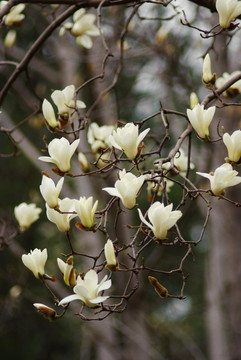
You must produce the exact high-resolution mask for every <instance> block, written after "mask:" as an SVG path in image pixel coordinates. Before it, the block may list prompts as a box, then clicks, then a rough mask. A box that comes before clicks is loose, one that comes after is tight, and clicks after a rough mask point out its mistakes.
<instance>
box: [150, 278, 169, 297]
mask: <svg viewBox="0 0 241 360" xmlns="http://www.w3.org/2000/svg"><path fill="white" fill-rule="evenodd" d="M148 280H149V282H150V283H151V285H152V286H154V289H155V291H156V292H157V294H158V295H159V296H160V297H161V298H165V297H168V296H169V294H168V290H167V289H166V288H165V287H164V286H162V285H161V284H160V283H159V281H158V280H157V279H156V278H155V277H153V276H148Z"/></svg>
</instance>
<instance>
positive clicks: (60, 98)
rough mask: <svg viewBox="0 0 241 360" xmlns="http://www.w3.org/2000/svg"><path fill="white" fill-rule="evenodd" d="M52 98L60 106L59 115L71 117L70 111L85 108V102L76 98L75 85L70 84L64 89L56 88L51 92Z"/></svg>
mask: <svg viewBox="0 0 241 360" xmlns="http://www.w3.org/2000/svg"><path fill="white" fill-rule="evenodd" d="M51 98H52V100H53V102H54V103H55V105H56V106H57V108H58V113H59V115H61V116H63V117H69V113H70V111H72V110H73V109H75V108H76V107H77V108H78V109H84V108H85V107H86V105H85V103H84V102H83V101H80V100H75V86H74V85H68V86H66V87H65V88H64V89H63V90H55V91H54V92H53V93H52V94H51Z"/></svg>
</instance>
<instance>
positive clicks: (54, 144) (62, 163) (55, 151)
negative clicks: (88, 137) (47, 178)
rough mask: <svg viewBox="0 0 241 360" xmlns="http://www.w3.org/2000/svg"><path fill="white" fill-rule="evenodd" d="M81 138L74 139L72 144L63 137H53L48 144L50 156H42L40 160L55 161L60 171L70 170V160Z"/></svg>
mask: <svg viewBox="0 0 241 360" xmlns="http://www.w3.org/2000/svg"><path fill="white" fill-rule="evenodd" d="M79 142H80V139H77V140H74V141H73V142H72V144H70V143H69V141H68V140H67V139H66V138H64V137H62V138H61V139H53V140H52V141H51V142H50V143H49V146H48V152H49V155H50V157H49V156H40V157H39V160H41V161H45V162H50V163H54V164H55V165H56V166H57V167H58V168H59V170H60V171H62V172H67V171H69V170H70V160H71V157H72V156H73V154H74V152H75V150H76V149H77V147H78V145H79Z"/></svg>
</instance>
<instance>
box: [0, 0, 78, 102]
mask: <svg viewBox="0 0 241 360" xmlns="http://www.w3.org/2000/svg"><path fill="white" fill-rule="evenodd" d="M77 8H78V6H77V5H73V6H71V7H69V8H68V9H67V10H66V11H64V12H63V13H62V14H61V15H60V16H59V17H58V18H57V19H56V20H54V21H53V22H52V23H51V24H50V25H49V26H48V27H47V28H46V30H45V31H44V32H43V33H42V34H41V35H40V36H39V37H38V39H37V40H36V41H35V42H34V43H33V45H32V46H31V47H30V49H29V50H28V52H27V53H26V55H25V56H24V58H23V59H22V61H21V62H20V63H19V64H18V66H17V67H16V69H15V71H14V72H13V73H12V75H11V76H10V77H9V79H8V81H7V82H6V84H5V86H4V87H3V89H2V91H1V92H0V104H1V103H2V101H3V99H4V97H5V95H6V94H7V91H8V89H9V88H10V87H11V85H12V84H13V83H14V82H15V80H16V79H17V77H18V76H19V74H21V72H22V71H24V70H25V69H26V67H27V66H28V64H29V62H30V61H31V59H32V58H33V56H34V55H35V53H36V52H37V51H38V49H39V48H40V46H41V45H42V44H43V43H44V41H45V40H46V39H47V38H48V37H49V36H50V35H51V34H52V32H53V31H54V30H55V29H56V28H57V27H58V26H59V25H60V24H61V23H62V22H63V21H64V20H65V19H67V18H68V17H69V16H70V15H72V14H73V13H74V12H75V10H76V9H77Z"/></svg>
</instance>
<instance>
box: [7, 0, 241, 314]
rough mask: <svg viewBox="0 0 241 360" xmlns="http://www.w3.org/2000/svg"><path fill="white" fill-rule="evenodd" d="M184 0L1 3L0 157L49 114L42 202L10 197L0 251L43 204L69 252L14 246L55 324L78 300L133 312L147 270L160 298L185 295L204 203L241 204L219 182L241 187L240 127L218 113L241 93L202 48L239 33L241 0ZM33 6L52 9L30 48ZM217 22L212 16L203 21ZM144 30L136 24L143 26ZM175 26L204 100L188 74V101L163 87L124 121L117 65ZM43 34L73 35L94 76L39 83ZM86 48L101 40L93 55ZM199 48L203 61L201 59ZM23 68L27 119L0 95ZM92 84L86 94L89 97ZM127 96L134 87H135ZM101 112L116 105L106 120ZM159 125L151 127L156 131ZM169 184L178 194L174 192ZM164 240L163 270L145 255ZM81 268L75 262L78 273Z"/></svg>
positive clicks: (40, 306) (85, 305)
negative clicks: (175, 252) (53, 265)
mask: <svg viewBox="0 0 241 360" xmlns="http://www.w3.org/2000/svg"><path fill="white" fill-rule="evenodd" d="M190 2H191V3H196V4H197V5H199V6H198V10H199V12H198V13H197V16H196V17H195V18H193V17H189V14H188V13H186V12H185V11H182V10H183V9H182V6H184V3H188V1H182V2H180V4H179V2H178V1H172V0H168V1H148V2H145V1H136V2H134V3H133V2H130V1H128V0H119V1H115V0H113V1H112V0H103V1H96V0H93V1H92V0H90V1H81V2H76V1H74V0H73V1H64V0H63V1H48V0H42V1H26V2H24V3H21V2H20V1H16V0H14V1H13V0H10V1H1V4H0V14H1V19H2V20H1V21H2V22H1V27H2V30H3V32H4V45H3V46H4V51H3V52H4V54H5V59H3V60H2V61H1V62H0V65H1V67H2V68H3V69H6V74H4V75H3V77H4V76H5V83H4V85H3V87H2V90H1V94H0V99H1V103H2V114H1V115H0V116H1V121H2V125H1V128H0V131H1V133H2V135H4V136H5V137H7V139H8V142H9V143H11V144H12V149H13V150H12V151H10V152H9V153H6V152H5V151H4V149H3V148H2V149H1V154H0V156H1V157H2V158H5V157H8V158H9V162H10V161H11V160H13V159H14V158H15V157H18V156H19V147H20V148H21V140H20V141H17V139H16V137H15V134H16V131H21V129H22V128H23V127H24V126H25V125H26V124H27V123H28V122H29V119H34V121H36V122H37V123H38V124H39V123H40V125H42V124H44V126H42V127H41V130H40V131H39V132H40V135H39V138H40V140H41V139H42V140H43V141H42V146H41V151H42V152H43V153H44V154H43V156H39V155H40V154H39V155H38V156H36V158H35V159H34V162H35V163H37V164H38V166H39V169H41V168H42V170H43V171H42V181H41V184H39V189H38V191H39V194H41V196H42V198H43V200H44V202H45V206H41V205H40V204H41V201H39V203H38V204H36V203H33V202H29V199H26V198H23V199H22V202H21V203H20V204H16V206H15V208H14V209H13V213H14V215H15V218H16V220H17V223H18V229H15V230H14V231H12V232H9V231H7V230H6V228H7V226H8V225H9V223H8V224H7V225H6V223H5V222H4V220H3V221H2V223H3V224H5V227H4V229H5V230H4V231H2V236H1V249H5V248H6V247H7V246H11V244H12V243H13V242H14V241H17V237H18V236H20V235H21V236H23V233H25V232H27V231H28V229H29V228H30V226H32V224H33V223H34V222H36V221H38V219H39V216H40V214H41V212H42V214H41V216H42V215H43V213H45V214H46V215H44V217H46V220H47V221H49V222H50V223H51V226H52V227H56V229H57V231H58V233H59V237H61V238H62V240H63V242H64V241H66V242H67V244H68V251H67V253H63V249H61V248H60V249H58V252H56V253H55V256H53V254H51V258H48V250H47V249H46V248H42V247H41V240H40V241H39V243H38V248H35V249H34V248H31V249H26V250H25V253H24V254H23V255H22V262H23V267H24V266H25V267H27V268H28V269H29V270H30V271H31V272H32V273H33V275H34V276H35V278H36V279H38V280H39V281H40V282H41V283H42V284H43V285H44V286H45V287H46V289H47V291H48V292H47V293H46V303H47V304H49V305H50V306H49V305H46V304H45V303H34V306H35V307H36V309H37V310H38V311H39V312H41V313H42V314H43V315H44V316H45V317H47V318H48V319H49V320H51V321H52V320H56V319H59V318H61V317H63V316H64V315H65V314H66V312H71V311H73V309H72V306H71V304H72V302H73V301H75V302H76V304H77V302H78V315H79V317H80V318H81V319H83V320H103V319H105V318H107V317H108V316H109V315H111V314H113V313H120V312H123V311H127V312H128V300H129V299H130V298H131V297H134V296H135V295H134V294H135V293H136V291H138V290H139V289H140V290H141V287H142V286H143V282H141V281H140V277H142V276H145V277H146V278H147V279H148V280H149V283H150V284H149V285H150V286H153V289H154V290H155V291H156V292H157V294H158V295H159V296H160V298H176V299H180V301H181V300H183V299H185V298H186V295H185V286H186V283H187V279H188V275H189V274H188V272H186V271H185V269H184V268H185V264H186V260H187V258H188V257H194V254H193V249H194V248H195V247H196V246H197V245H199V244H200V243H201V242H202V240H203V238H204V235H205V230H206V227H207V224H208V222H209V219H210V216H211V214H212V211H211V210H212V202H213V201H214V199H215V198H216V199H219V201H220V202H222V203H224V204H225V203H229V204H231V205H232V206H233V207H234V208H238V207H239V206H240V205H241V204H240V203H239V202H238V201H237V199H236V198H232V197H231V196H229V195H228V194H227V192H226V189H227V188H229V187H234V186H235V187H239V189H240V183H241V176H239V173H238V165H239V164H240V161H241V130H240V129H239V128H238V127H237V128H236V129H235V130H233V131H232V132H228V131H227V130H226V123H225V121H228V119H227V118H225V117H226V115H223V114H226V113H224V111H225V109H226V108H227V107H230V108H232V109H234V110H235V109H237V107H238V106H240V102H239V100H237V99H239V98H238V95H239V93H240V92H241V72H240V71H238V70H237V71H234V72H232V73H228V72H224V73H223V74H219V75H216V73H215V72H216V69H215V66H213V65H211V59H210V56H211V57H213V55H214V54H215V52H216V51H217V50H216V48H215V45H216V43H217V42H218V40H219V39H220V38H222V37H224V36H225V38H226V39H230V41H231V40H233V41H235V39H236V38H237V39H239V29H240V28H239V21H238V17H239V16H240V15H241V1H237V0H217V1H216V2H215V1H204V0H203V1H190ZM145 3H146V4H145ZM185 5H186V4H185ZM143 6H144V8H143ZM201 6H203V7H201ZM31 7H34V8H35V11H36V9H37V11H41V12H42V13H43V14H44V16H45V17H46V19H47V20H46V21H45V27H44V28H43V27H40V28H41V29H36V36H35V38H34V40H33V42H32V44H31V46H30V45H29V47H28V48H26V44H24V41H23V36H24V27H25V23H26V22H27V21H28V14H30V12H31V10H32V9H31ZM119 7H122V8H123V13H122V19H121V26H120V25H118V26H119V29H120V31H119V32H118V36H116V34H115V29H114V23H113V22H112V21H111V16H112V12H111V11H113V14H116V13H115V11H116V9H117V11H118V8H119ZM205 7H206V9H205ZM143 9H144V10H143ZM207 9H208V10H207ZM107 10H109V12H107ZM209 10H210V11H209ZM202 11H206V12H205V14H209V13H210V15H211V13H214V14H215V13H217V14H218V16H217V17H216V19H218V20H217V23H215V24H214V23H213V24H212V25H210V28H207V26H208V22H207V21H206V22H205V16H203V15H202ZM153 14H154V15H153ZM156 14H159V15H158V16H156ZM160 14H161V15H163V16H164V18H163V17H160ZM161 20H162V21H164V20H166V21H167V23H166V24H167V25H168V26H167V28H166V29H165V27H164V26H161V27H160V21H161ZM180 20H181V23H180ZM147 22H148V24H150V23H151V24H152V23H154V24H155V26H154V30H153V29H151V31H152V33H153V32H154V31H155V36H154V38H153V39H151V41H150V39H148V34H147V32H148V27H147V26H146V23H147ZM212 22H213V21H211V20H210V24H211V23H212ZM141 28H143V29H144V31H143V33H142V34H140V29H141ZM177 28H178V32H179V33H180V34H182V32H183V34H186V33H185V31H186V30H187V29H188V31H190V32H189V34H195V35H194V36H196V35H197V36H199V37H200V39H201V40H202V46H201V47H200V48H199V50H196V52H197V53H196V54H195V56H193V57H192V58H189V66H192V67H196V63H198V64H199V65H198V68H199V69H200V71H199V70H198V72H199V80H198V81H199V85H198V87H199V88H200V89H201V90H200V96H199V97H200V99H199V98H198V96H197V94H196V93H195V92H194V90H195V88H197V85H196V84H195V85H193V89H192V84H191V85H190V88H191V91H190V94H189V95H190V102H189V106H187V108H186V110H184V111H183V105H182V106H180V107H178V105H177V106H175V102H172V103H171V102H169V101H168V100H166V98H162V95H161V92H160V94H159V95H158V99H159V101H160V103H159V109H157V110H155V111H151V110H150V112H149V114H146V116H143V117H139V118H138V115H137V114H138V112H136V111H135V112H134V116H133V118H132V119H131V120H129V119H124V118H119V117H118V116H119V114H120V113H121V112H120V110H119V108H121V107H122V103H121V100H120V99H118V94H116V93H115V91H116V88H117V87H118V84H119V83H121V82H122V81H123V80H122V78H121V76H122V73H123V72H124V71H125V68H127V67H128V61H129V59H130V58H131V57H132V56H133V57H135V56H141V55H142V56H148V54H147V55H146V54H144V53H142V54H141V55H138V51H139V50H138V47H139V44H140V43H142V42H148V41H150V42H151V44H152V48H155V47H156V48H158V46H160V49H161V48H162V47H163V46H164V45H165V46H166V47H168V46H169V50H167V51H172V49H171V48H170V43H171V37H170V40H169V38H168V36H169V34H168V33H170V34H172V32H173V33H175V31H176V30H177ZM174 30H175V31H174ZM37 32H38V33H37ZM190 36H191V35H190ZM52 37H54V40H53V41H54V45H53V46H55V47H58V48H61V47H62V46H63V47H64V46H65V45H64V44H66V43H68V42H69V43H70V44H71V49H72V50H71V51H72V52H73V51H76V54H78V53H79V52H80V51H81V52H82V53H83V54H84V56H85V57H86V59H90V58H89V56H96V57H97V58H98V61H99V64H98V69H100V72H99V73H97V72H94V75H93V71H92V75H91V71H87V72H86V74H87V75H88V74H90V76H89V77H86V76H84V75H82V77H81V76H80V75H79V76H74V75H75V74H73V78H72V80H71V79H70V82H69V83H67V80H65V75H66V79H69V74H64V73H63V74H59V76H60V77H62V78H63V82H64V83H65V84H66V86H65V87H63V88H60V89H59V88H53V85H51V84H50V83H51V79H48V75H47V76H46V77H45V76H44V75H43V77H44V78H45V79H46V85H45V86H44V91H43V90H42V89H36V88H34V86H33V82H34V78H32V77H31V71H30V68H31V63H32V60H33V61H34V60H36V59H38V54H39V52H40V51H42V50H41V49H43V51H45V52H46V53H45V54H44V56H41V62H44V59H45V57H46V58H47V57H48V56H49V54H50V50H49V49H48V50H46V49H45V46H46V43H48V41H49V42H50V44H51V38H52ZM116 39H117V41H116ZM230 41H227V45H230ZM18 43H19V45H20V46H21V44H22V46H23V48H24V49H25V53H22V54H21V55H20V59H19V61H13V60H12V58H13V57H14V56H15V55H14V54H15V53H14V49H15V47H16V44H18ZM52 44H53V43H52ZM95 47H96V48H97V47H98V49H97V50H96V53H94V51H95ZM113 49H114V50H113ZM67 52H68V51H67ZM72 52H71V53H69V54H67V61H68V60H69V61H71V59H70V57H72V56H74V55H72ZM97 53H98V55H97ZM12 54H13V55H12ZM89 54H90V55H89ZM157 54H158V51H157V52H156V54H154V51H153V53H151V52H150V55H149V58H151V57H152V56H153V57H154V55H155V56H157ZM159 56H162V55H161V53H160V54H159ZM113 57H114V62H113V61H112V58H113ZM198 57H201V58H202V65H201V66H200V60H199V59H198ZM46 61H47V60H46ZM87 63H88V60H87ZM35 66H36V65H35ZM39 66H40V65H39ZM41 66H42V65H41ZM137 68H138V67H137ZM46 71H47V70H46ZM53 71H55V69H53ZM133 71H135V70H133ZM138 71H139V70H138ZM43 72H45V70H43ZM76 72H77V70H76ZM78 72H79V70H78ZM22 73H25V74H26V80H27V81H26V85H25V86H26V87H27V89H28V93H30V94H31V99H32V98H34V100H33V104H32V105H31V106H30V111H28V110H26V111H25V116H24V117H23V118H22V119H21V120H20V121H19V122H18V123H16V124H14V125H12V126H10V125H9V124H11V122H7V120H6V119H7V118H8V115H7V110H5V107H4V104H5V102H6V104H7V102H8V97H12V93H11V92H12V91H13V90H14V91H16V89H17V84H18V83H19V78H21V76H22ZM156 81H158V82H159V80H156ZM161 82H162V81H161V79H160V84H161ZM140 84H141V86H142V87H145V86H146V82H145V81H144V80H142V81H141V80H140ZM93 87H94V91H93V90H92V91H93V96H87V94H88V91H89V89H93ZM160 89H161V88H160ZM39 94H40V95H39ZM128 96H129V98H130V97H131V89H130V93H129V95H128ZM176 96H177V91H176ZM181 96H182V95H181ZM83 100H84V101H83ZM11 101H13V99H12V98H11ZM14 101H15V100H14ZM16 101H19V102H21V100H16ZM31 101H32V100H31ZM179 101H180V102H181V101H182V100H181V99H179ZM170 104H171V107H170V108H169V105H170ZM106 105H107V106H106ZM101 106H103V107H104V109H106V110H105V111H104V116H103V114H102V116H101V117H102V119H104V118H105V116H106V123H103V120H101V121H98V116H99V114H100V113H101V110H100V108H101ZM124 106H128V104H125V105H124ZM131 106H132V105H131ZM109 107H111V110H110V109H109ZM7 108H8V107H6V109H7ZM26 108H29V105H28V106H26ZM149 108H150V106H149V107H148V111H149ZM153 108H154V106H153ZM113 109H114V110H113ZM109 111H111V112H112V116H111V119H110V118H109V113H108V112H109ZM217 112H218V115H217ZM123 113H124V110H123ZM113 114H117V115H116V116H113ZM174 118H175V122H178V126H177V125H176V123H174ZM6 124H8V125H6ZM157 125H158V131H156V130H155V129H157ZM175 128H176V129H175ZM30 138H31V137H30ZM39 143H40V142H39ZM217 143H219V144H221V146H222V148H223V149H224V151H225V153H226V156H224V157H223V158H222V161H221V162H220V163H219V164H218V166H217V167H216V168H212V167H210V166H208V164H209V161H208V160H207V161H206V162H205V164H206V165H205V168H204V166H203V165H200V162H199V161H198V156H197V152H199V151H203V149H205V148H209V149H210V148H211V149H212V147H215V146H216V144H217ZM197 149H198V150H197ZM194 158H196V161H194ZM45 163H50V164H51V167H52V168H50V167H49V168H47V167H46V166H45V165H46V164H45ZM76 164H78V166H76ZM199 166H200V167H201V168H199ZM200 170H202V171H200ZM203 170H204V171H206V172H203ZM1 171H2V170H1ZM86 179H87V182H88V181H89V179H94V181H95V187H94V188H93V193H92V194H89V195H87V193H85V186H86ZM71 183H73V186H75V187H76V189H77V190H75V193H74V192H72V196H67V195H66V196H65V195H62V194H64V193H65V194H66V193H67V192H66V189H67V188H71ZM76 184H77V185H76ZM79 189H81V193H80V190H79ZM174 189H175V190H174ZM173 191H174V192H175V194H178V195H175V196H174V197H173V196H172V192H173ZM239 191H240V190H239ZM196 203H198V205H199V207H201V208H202V211H203V213H204V217H203V223H202V226H201V228H200V231H199V233H198V234H196V235H195V237H193V238H191V239H190V238H188V239H187V238H186V237H185V235H184V233H185V231H184V221H185V214H186V211H187V209H188V210H189V209H190V208H191V207H192V206H196ZM237 211H238V209H237ZM10 225H11V224H10ZM10 225H9V226H10ZM10 228H11V229H12V225H11V226H10ZM127 230H128V231H127ZM220 232H222V229H220ZM81 234H84V239H85V241H86V244H84V243H83V241H81V244H80V243H79V240H78V237H79V236H81ZM126 235H128V236H126ZM91 236H94V238H95V241H96V242H97V243H98V244H97V246H96V247H95V248H94V252H93V248H92V250H89V247H88V237H91ZM220 236H221V233H220ZM170 247H173V248H180V247H181V248H182V251H181V252H180V256H179V259H178V266H173V267H172V268H170V269H169V270H167V269H163V267H162V264H161V263H160V264H158V265H155V266H153V264H152V261H151V255H152V254H153V253H155V252H158V251H159V249H160V248H162V249H163V248H170ZM80 249H81V250H80ZM85 249H88V250H87V251H85ZM183 249H184V252H183ZM55 250H56V249H55ZM48 262H57V265H58V268H59V274H62V280H61V279H60V276H59V274H58V273H49V272H48V271H47V270H46V269H47V268H48ZM80 267H81V271H77V269H79V268H80ZM166 275H169V278H168V282H169V283H170V284H171V283H172V277H173V276H175V275H178V276H179V277H180V280H181V281H180V286H179V287H177V288H175V289H174V290H172V291H170V290H169V289H168V286H167V288H166V287H164V286H163V285H162V281H163V280H162V279H163V277H164V276H166ZM56 279H58V280H57V281H58V282H60V281H62V282H63V284H65V286H66V287H67V288H68V292H67V295H66V296H61V295H60V294H59V293H58V291H57V290H55V284H54V283H55V282H56ZM120 283H121V286H120ZM145 286H146V284H145ZM170 287H171V288H172V289H173V286H171V285H170ZM65 293H66V292H65ZM51 300H52V302H51ZM51 303H52V306H51ZM71 309H72V310H71ZM75 309H76V308H75ZM74 312H75V313H76V311H75V310H74Z"/></svg>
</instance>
